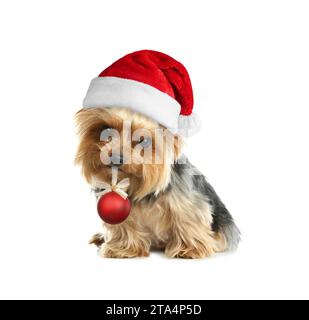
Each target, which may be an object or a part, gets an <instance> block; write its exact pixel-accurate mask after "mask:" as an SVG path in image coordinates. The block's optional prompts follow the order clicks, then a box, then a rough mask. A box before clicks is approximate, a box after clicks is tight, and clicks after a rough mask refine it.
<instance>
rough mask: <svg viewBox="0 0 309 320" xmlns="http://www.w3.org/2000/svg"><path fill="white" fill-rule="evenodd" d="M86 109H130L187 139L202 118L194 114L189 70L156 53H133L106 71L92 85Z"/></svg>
mask: <svg viewBox="0 0 309 320" xmlns="http://www.w3.org/2000/svg"><path fill="white" fill-rule="evenodd" d="M83 106H84V108H104V107H126V108H130V109H132V110H134V111H136V112H140V113H142V114H144V115H146V116H148V117H150V118H152V119H154V120H156V121H157V122H159V123H160V124H162V125H163V126H165V127H166V128H167V129H169V130H170V131H171V132H173V133H179V134H181V135H183V136H186V137H188V136H191V135H193V134H194V133H196V132H197V131H198V130H199V128H200V121H199V118H198V117H197V116H196V115H195V114H193V113H192V109H193V92H192V86H191V81H190V77H189V74H188V72H187V70H186V68H185V67H184V66H183V65H182V64H181V63H180V62H178V61H176V60H175V59H173V58H172V57H170V56H168V55H166V54H164V53H161V52H157V51H152V50H142V51H136V52H133V53H130V54H128V55H126V56H124V57H123V58H121V59H119V60H117V61H116V62H114V63H113V64H112V65H111V66H109V67H108V68H106V69H105V70H104V71H102V72H101V73H100V74H99V76H98V77H97V78H94V79H93V80H92V81H91V83H90V86H89V89H88V92H87V94H86V97H85V99H84V103H83Z"/></svg>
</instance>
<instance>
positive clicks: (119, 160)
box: [110, 154, 123, 167]
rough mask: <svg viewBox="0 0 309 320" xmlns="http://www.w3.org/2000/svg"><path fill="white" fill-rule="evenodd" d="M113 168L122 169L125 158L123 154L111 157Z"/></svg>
mask: <svg viewBox="0 0 309 320" xmlns="http://www.w3.org/2000/svg"><path fill="white" fill-rule="evenodd" d="M110 165H111V166H115V167H120V166H122V165H123V156H122V155H121V154H114V155H112V156H111V164H110Z"/></svg>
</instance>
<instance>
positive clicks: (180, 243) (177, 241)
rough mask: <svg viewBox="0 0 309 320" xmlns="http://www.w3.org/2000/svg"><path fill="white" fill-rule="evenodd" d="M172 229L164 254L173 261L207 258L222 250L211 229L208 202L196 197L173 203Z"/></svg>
mask: <svg viewBox="0 0 309 320" xmlns="http://www.w3.org/2000/svg"><path fill="white" fill-rule="evenodd" d="M169 207H170V217H171V230H170V238H169V241H168V243H167V245H166V247H165V254H166V255H167V256H169V257H173V258H188V259H196V258H205V257H209V256H211V255H213V254H214V253H215V252H217V251H219V250H220V248H219V241H218V240H217V238H216V235H215V234H214V232H213V231H212V229H211V222H212V215H211V208H210V206H209V205H208V203H206V202H204V201H200V199H194V196H193V195H192V196H191V197H187V198H183V199H181V201H180V200H179V198H178V199H177V197H176V198H175V199H174V201H173V202H172V203H171V204H170V206H169Z"/></svg>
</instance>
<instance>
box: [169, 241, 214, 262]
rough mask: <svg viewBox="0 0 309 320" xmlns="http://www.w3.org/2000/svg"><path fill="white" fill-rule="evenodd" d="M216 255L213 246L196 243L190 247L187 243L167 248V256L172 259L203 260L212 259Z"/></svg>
mask: <svg viewBox="0 0 309 320" xmlns="http://www.w3.org/2000/svg"><path fill="white" fill-rule="evenodd" d="M214 253H215V251H214V249H213V248H212V247H211V246H208V245H205V244H203V243H195V244H194V245H188V244H185V243H181V244H179V243H178V244H177V245H175V244H174V243H171V244H168V245H167V246H166V248H165V255H167V256H168V257H170V258H183V259H202V258H206V257H210V256H212V255H213V254H214Z"/></svg>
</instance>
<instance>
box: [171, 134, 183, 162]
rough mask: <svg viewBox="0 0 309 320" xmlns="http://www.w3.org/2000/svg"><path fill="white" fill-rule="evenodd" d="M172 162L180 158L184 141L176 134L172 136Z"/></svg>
mask: <svg viewBox="0 0 309 320" xmlns="http://www.w3.org/2000/svg"><path fill="white" fill-rule="evenodd" d="M173 140H174V160H175V161H177V160H178V159H179V157H180V156H181V152H182V148H183V145H184V141H183V139H182V137H181V136H180V135H178V134H175V135H174V139H173Z"/></svg>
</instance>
